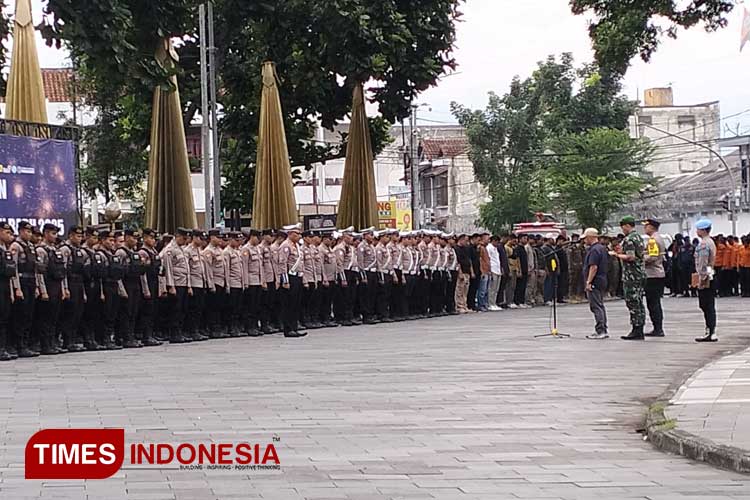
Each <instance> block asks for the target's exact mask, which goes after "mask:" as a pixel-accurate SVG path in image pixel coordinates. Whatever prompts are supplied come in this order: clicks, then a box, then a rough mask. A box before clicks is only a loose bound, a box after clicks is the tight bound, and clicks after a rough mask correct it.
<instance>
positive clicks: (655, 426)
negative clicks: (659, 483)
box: [646, 400, 750, 474]
mask: <svg viewBox="0 0 750 500" xmlns="http://www.w3.org/2000/svg"><path fill="white" fill-rule="evenodd" d="M668 404H669V402H668V401H664V400H660V401H657V402H656V403H654V404H653V405H651V406H650V407H649V409H648V412H647V414H646V434H647V435H648V439H649V441H651V443H652V444H653V445H654V446H655V447H657V448H658V449H660V450H662V451H665V452H667V453H674V454H677V455H682V456H683V457H687V458H691V459H693V460H696V461H699V462H706V463H708V464H711V465H713V466H715V467H720V468H722V469H728V470H732V471H735V472H740V473H743V474H750V451H747V450H743V449H741V448H735V447H733V446H726V445H720V444H716V443H715V442H713V441H711V440H709V439H704V438H701V437H698V436H696V435H694V434H691V433H689V432H685V431H681V430H680V429H679V428H677V427H676V425H677V422H676V421H675V420H669V419H667V418H666V416H665V414H664V409H665V408H666V407H667V405H668Z"/></svg>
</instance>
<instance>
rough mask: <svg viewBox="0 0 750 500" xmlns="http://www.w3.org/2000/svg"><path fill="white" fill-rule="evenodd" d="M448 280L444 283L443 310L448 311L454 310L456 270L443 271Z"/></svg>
mask: <svg viewBox="0 0 750 500" xmlns="http://www.w3.org/2000/svg"><path fill="white" fill-rule="evenodd" d="M445 275H446V279H447V280H448V282H447V283H446V284H445V310H446V311H447V312H449V313H453V312H456V282H457V280H458V271H447V272H446V273H445Z"/></svg>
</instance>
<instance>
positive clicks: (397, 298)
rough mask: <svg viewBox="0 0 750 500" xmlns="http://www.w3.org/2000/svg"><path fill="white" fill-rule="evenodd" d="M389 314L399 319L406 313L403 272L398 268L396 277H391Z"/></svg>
mask: <svg viewBox="0 0 750 500" xmlns="http://www.w3.org/2000/svg"><path fill="white" fill-rule="evenodd" d="M390 309H391V316H392V317H394V318H398V319H401V318H403V317H405V316H407V315H408V313H409V312H408V305H407V302H406V285H404V283H403V274H402V272H401V270H400V269H398V270H396V277H395V278H393V284H392V285H391V297H390Z"/></svg>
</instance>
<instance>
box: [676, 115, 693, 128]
mask: <svg viewBox="0 0 750 500" xmlns="http://www.w3.org/2000/svg"><path fill="white" fill-rule="evenodd" d="M677 125H678V126H680V127H695V116H693V115H680V116H678V117H677Z"/></svg>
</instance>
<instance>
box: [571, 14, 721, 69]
mask: <svg viewBox="0 0 750 500" xmlns="http://www.w3.org/2000/svg"><path fill="white" fill-rule="evenodd" d="M570 5H571V9H572V10H573V13H574V14H584V13H588V12H591V13H593V14H594V15H595V17H596V18H595V20H594V22H592V23H591V25H590V26H589V35H590V36H591V40H592V42H593V44H594V51H595V53H596V60H597V62H598V63H599V65H600V66H601V68H602V69H603V70H604V72H607V73H610V72H613V73H617V74H619V75H623V74H625V71H626V70H627V69H628V66H630V61H631V60H632V59H633V58H634V57H635V56H636V55H640V56H641V58H642V59H643V60H644V61H646V62H648V61H649V60H650V59H651V56H652V54H653V53H654V52H655V51H656V49H657V48H658V46H659V43H660V42H661V40H662V38H663V36H664V35H666V36H668V37H671V38H677V35H678V33H679V30H680V28H684V29H688V28H692V27H694V26H696V25H703V27H704V28H705V29H706V30H707V31H715V30H717V29H720V28H723V27H725V26H726V25H727V17H726V16H727V14H729V13H730V12H731V11H732V9H733V8H734V6H735V5H736V2H735V1H734V0H689V1H682V0H629V1H627V2H624V1H622V0H570Z"/></svg>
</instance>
